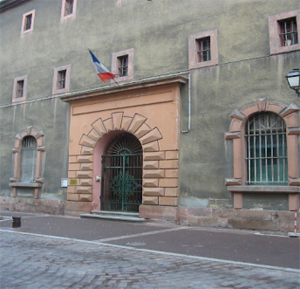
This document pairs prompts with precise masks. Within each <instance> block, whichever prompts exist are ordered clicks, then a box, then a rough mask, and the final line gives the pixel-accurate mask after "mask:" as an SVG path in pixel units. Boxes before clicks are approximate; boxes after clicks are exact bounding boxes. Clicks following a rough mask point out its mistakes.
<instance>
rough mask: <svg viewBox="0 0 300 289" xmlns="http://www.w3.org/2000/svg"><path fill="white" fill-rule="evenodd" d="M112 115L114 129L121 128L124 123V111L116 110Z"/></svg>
mask: <svg viewBox="0 0 300 289" xmlns="http://www.w3.org/2000/svg"><path fill="white" fill-rule="evenodd" d="M111 116H112V122H113V128H114V130H119V129H120V128H121V124H122V119H123V112H116V113H113V114H112V115H111Z"/></svg>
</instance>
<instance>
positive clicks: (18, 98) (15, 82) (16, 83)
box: [12, 75, 28, 103]
mask: <svg viewBox="0 0 300 289" xmlns="http://www.w3.org/2000/svg"><path fill="white" fill-rule="evenodd" d="M27 79H28V75H24V76H20V77H16V78H15V79H14V86H13V92H12V103H16V102H22V101H25V100H26V93H27ZM22 80H23V81H24V86H23V96H22V97H17V89H18V82H19V81H22Z"/></svg>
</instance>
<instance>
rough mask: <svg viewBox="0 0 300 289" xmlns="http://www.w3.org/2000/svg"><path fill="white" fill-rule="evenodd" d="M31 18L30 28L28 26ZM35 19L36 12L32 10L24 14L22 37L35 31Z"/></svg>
mask: <svg viewBox="0 0 300 289" xmlns="http://www.w3.org/2000/svg"><path fill="white" fill-rule="evenodd" d="M29 17H30V27H29V28H28V27H27V25H28V19H29ZM34 18H35V10H31V11H29V12H27V13H24V14H23V18H22V26H21V36H23V35H24V34H26V33H30V32H32V31H33V26H34Z"/></svg>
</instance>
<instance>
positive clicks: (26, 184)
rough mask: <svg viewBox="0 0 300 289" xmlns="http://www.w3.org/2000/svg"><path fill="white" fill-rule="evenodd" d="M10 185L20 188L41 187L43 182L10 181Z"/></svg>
mask: <svg viewBox="0 0 300 289" xmlns="http://www.w3.org/2000/svg"><path fill="white" fill-rule="evenodd" d="M9 186H10V187H18V188H41V187H42V184H40V183H10V184H9Z"/></svg>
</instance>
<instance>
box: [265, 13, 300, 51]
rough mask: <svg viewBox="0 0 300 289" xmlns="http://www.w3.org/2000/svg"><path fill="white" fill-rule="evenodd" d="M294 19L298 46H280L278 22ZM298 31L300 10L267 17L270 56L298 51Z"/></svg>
mask: <svg viewBox="0 0 300 289" xmlns="http://www.w3.org/2000/svg"><path fill="white" fill-rule="evenodd" d="M293 17H296V21H297V31H298V44H294V45H290V46H282V45H281V41H280V37H279V34H280V25H279V21H280V20H284V19H289V18H293ZM299 31H300V10H294V11H289V12H284V13H280V14H276V15H273V16H269V37H270V54H279V53H285V52H290V51H295V50H299V49H300V42H299Z"/></svg>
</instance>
